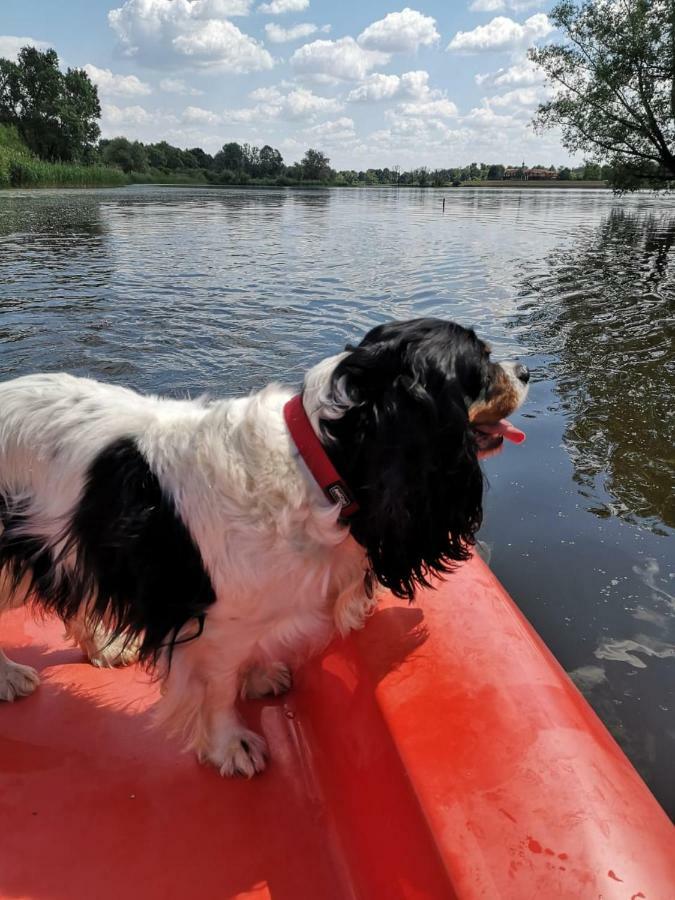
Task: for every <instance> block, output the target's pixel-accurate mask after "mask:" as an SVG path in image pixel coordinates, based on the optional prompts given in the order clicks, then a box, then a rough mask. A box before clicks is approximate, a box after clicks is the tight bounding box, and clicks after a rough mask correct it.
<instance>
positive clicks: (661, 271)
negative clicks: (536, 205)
mask: <svg viewBox="0 0 675 900" xmlns="http://www.w3.org/2000/svg"><path fill="white" fill-rule="evenodd" d="M674 245H675V216H673V215H669V214H663V215H660V216H658V215H653V214H652V215H641V214H640V213H634V212H625V211H622V210H614V211H612V212H611V213H610V215H609V216H608V217H607V219H606V220H605V221H604V222H603V224H602V225H601V226H600V227H599V228H598V229H597V230H595V231H593V232H592V236H591V238H590V240H587V241H584V242H583V243H582V245H581V246H579V245H577V246H576V247H575V248H574V249H571V250H565V251H561V252H560V253H559V254H556V255H555V256H553V257H552V258H551V260H550V271H549V272H548V273H547V274H546V275H543V276H542V277H541V278H540V279H537V280H536V282H534V283H532V282H531V283H530V285H529V287H530V288H532V287H534V296H532V295H530V297H529V298H528V299H529V301H530V302H528V303H527V304H526V308H527V309H529V310H530V312H529V314H528V322H529V324H530V326H531V327H532V328H533V329H534V331H535V332H536V337H537V338H538V341H537V343H540V345H541V346H542V349H546V350H547V351H549V352H551V353H552V354H554V355H555V357H556V360H555V361H554V362H553V363H552V369H553V374H554V376H555V379H556V382H557V388H558V392H559V394H560V396H561V400H562V404H563V407H564V409H565V411H566V413H567V414H568V417H569V425H568V427H567V429H566V431H565V437H564V440H565V443H566V448H567V450H568V452H569V454H570V457H571V459H572V461H573V463H574V467H575V479H576V481H577V482H578V484H579V485H580V492H581V493H582V494H583V495H584V496H587V497H589V498H590V500H591V505H590V507H589V509H590V510H591V511H592V512H594V513H595V514H596V515H598V516H601V517H607V516H611V515H618V516H620V517H622V518H625V519H628V520H632V521H637V520H640V521H642V523H643V524H648V525H649V527H651V528H652V529H653V530H654V531H656V532H662V531H663V528H662V525H663V524H665V525H667V526H670V527H673V526H675V501H674V494H673V476H674V474H675V450H674V446H675V427H674V425H675V404H674V403H673V398H674V397H675V359H674V354H673V347H674V338H675V258H674V252H673V247H674ZM534 337H535V335H534V334H533V333H532V332H531V333H530V340H533V338H534ZM599 487H601V488H602V489H604V492H606V493H607V495H608V496H609V499H608V497H605V496H602V497H600V496H598V495H599V494H600V493H602V492H601V491H599V490H598V488H599Z"/></svg>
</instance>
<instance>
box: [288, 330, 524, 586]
mask: <svg viewBox="0 0 675 900" xmlns="http://www.w3.org/2000/svg"><path fill="white" fill-rule="evenodd" d="M528 379H529V373H528V371H527V369H526V368H525V366H522V365H520V364H518V363H501V364H500V363H493V362H491V361H490V348H489V347H488V346H487V345H486V344H485V343H484V342H483V341H481V340H480V339H479V338H478V337H476V335H475V333H474V332H473V331H472V330H470V329H466V328H462V327H461V326H460V325H456V324H454V323H452V322H445V321H442V320H440V319H415V320H412V321H410V322H394V323H391V324H388V325H379V326H378V327H377V328H373V329H372V331H370V332H369V333H368V334H367V335H366V336H365V338H364V339H363V340H362V341H361V343H360V344H359V345H358V346H357V347H353V346H348V347H347V351H346V352H345V353H343V354H340V355H339V356H337V357H333V358H331V359H329V360H325V361H324V362H323V363H320V364H319V365H318V366H316V367H315V368H314V369H312V370H311V371H310V372H309V373H308V374H307V378H306V380H305V392H304V396H305V408H306V409H307V412H308V414H309V415H310V418H311V419H312V421H313V424H314V426H315V428H316V429H317V430H318V432H319V434H320V437H321V440H322V442H323V444H324V446H325V448H326V450H327V452H328V454H329V456H330V457H331V459H332V461H333V463H334V465H335V466H336V468H337V470H338V472H340V474H341V475H342V477H343V478H344V479H345V480H346V482H347V483H348V485H349V486H350V488H351V489H352V491H353V493H354V495H355V497H356V499H357V501H358V503H359V511H358V512H357V513H356V515H355V516H353V518H352V519H351V520H350V524H351V530H352V534H353V536H354V537H355V539H356V540H357V541H359V543H361V544H362V545H363V547H364V548H365V549H366V551H367V554H368V558H369V560H370V563H371V565H372V568H373V571H374V573H375V575H376V576H377V578H378V580H379V581H380V582H381V583H382V584H383V585H385V586H386V587H388V588H390V589H391V591H392V592H393V593H394V594H395V595H396V596H399V597H407V598H408V599H412V598H413V596H414V593H415V588H416V586H418V585H426V584H427V583H428V578H429V576H430V575H432V574H434V573H442V572H448V571H450V570H451V568H452V566H453V564H454V563H455V562H457V561H460V560H463V559H466V558H467V557H468V556H469V553H470V550H469V548H470V547H471V546H472V545H473V544H474V543H475V534H476V531H477V530H478V528H479V527H480V524H481V519H482V495H483V476H482V472H481V469H480V466H479V463H478V458H477V454H478V452H479V451H485V450H489V449H493V448H494V447H495V446H496V444H497V443H499V442H500V441H501V438H500V437H498V436H494V435H481V434H480V432H479V431H477V430H475V429H474V426H476V427H477V428H478V427H479V426H480V425H481V424H492V423H496V422H497V421H498V420H499V419H501V418H503V417H504V416H506V415H509V414H510V413H511V412H513V411H514V410H515V409H516V408H517V407H518V406H520V404H521V403H522V402H523V400H524V399H525V395H526V393H527V381H528Z"/></svg>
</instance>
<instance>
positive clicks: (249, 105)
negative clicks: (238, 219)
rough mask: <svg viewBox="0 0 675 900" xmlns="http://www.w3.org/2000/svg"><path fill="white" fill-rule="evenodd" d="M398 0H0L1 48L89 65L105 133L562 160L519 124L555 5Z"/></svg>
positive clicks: (449, 159) (372, 162)
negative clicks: (536, 47) (534, 52)
mask: <svg viewBox="0 0 675 900" xmlns="http://www.w3.org/2000/svg"><path fill="white" fill-rule="evenodd" d="M410 2H411V5H410V6H405V5H404V4H397V3H396V2H394V0H362V2H355V0H343V2H341V3H339V4H337V3H333V2H329V0H59V2H54V0H2V10H1V11H0V56H13V55H14V54H15V53H16V49H17V47H18V46H20V45H21V43H23V42H26V40H28V41H30V42H32V43H36V44H38V46H52V47H54V48H55V49H56V51H57V52H58V54H59V56H60V58H61V61H62V64H64V65H69V66H81V67H85V68H86V69H87V71H88V72H89V74H90V76H91V77H92V79H93V80H94V81H95V82H96V83H97V84H98V86H99V94H100V97H101V102H102V107H103V118H102V123H101V126H102V132H103V135H104V136H105V137H112V136H114V135H117V134H124V135H126V136H128V137H130V138H138V139H139V140H144V141H154V140H160V139H162V138H164V139H166V140H168V141H170V142H171V143H173V144H177V145H179V146H187V147H193V146H202V147H204V149H206V150H208V151H210V152H214V151H216V150H217V149H218V148H219V147H220V146H221V145H222V144H223V143H224V142H225V141H230V140H238V141H242V142H243V141H248V142H250V143H254V144H259V145H260V144H263V143H270V144H272V145H273V146H275V147H278V148H279V149H280V150H281V152H282V154H283V156H284V159H285V160H286V161H287V162H293V161H294V160H296V159H299V158H300V157H301V156H302V154H303V152H304V150H305V149H306V148H307V147H310V146H311V147H316V148H318V149H321V150H323V151H324V152H326V153H327V154H328V155H329V157H330V159H331V163H332V164H333V165H334V166H336V167H337V168H357V169H358V168H364V167H366V166H395V165H400V166H402V167H403V168H408V167H411V166H418V165H426V166H430V167H438V166H452V165H464V164H466V163H469V162H472V161H478V162H480V161H485V162H508V163H520V162H521V161H522V160H523V159H524V160H525V161H526V162H527V163H528V164H535V163H543V164H546V165H549V164H551V163H553V164H556V165H559V164H562V163H567V162H569V156H568V154H567V153H566V151H565V150H563V149H562V147H561V146H560V142H559V140H558V137H557V135H556V134H554V133H549V134H546V135H544V136H540V135H535V134H534V133H533V131H532V129H531V128H530V127H529V124H528V123H529V121H530V119H531V116H532V112H533V110H534V109H535V108H536V106H537V103H538V102H539V101H540V100H541V99H542V98H544V97H545V96H546V92H547V88H546V85H545V84H544V83H543V81H542V79H541V76H540V73H538V72H537V71H536V70H535V69H534V68H533V67H532V66H531V65H530V64H529V63H528V62H527V60H526V54H525V51H526V49H527V46H528V45H530V44H533V43H543V42H546V41H550V40H553V39H555V32H554V31H553V28H552V26H551V23H550V22H549V20H548V18H547V15H546V13H547V12H548V11H549V10H550V8H551V5H552V3H551V2H537V0H460V2H448V0H444V2H442V0H420V2H416V0H410ZM20 39H24V40H23V41H21V40H20Z"/></svg>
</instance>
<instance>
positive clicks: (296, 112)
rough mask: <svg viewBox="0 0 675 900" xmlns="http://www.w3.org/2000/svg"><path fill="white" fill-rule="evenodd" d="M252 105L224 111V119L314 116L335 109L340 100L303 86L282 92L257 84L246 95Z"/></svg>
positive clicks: (257, 120) (314, 117) (262, 120)
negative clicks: (260, 86) (321, 94)
mask: <svg viewBox="0 0 675 900" xmlns="http://www.w3.org/2000/svg"><path fill="white" fill-rule="evenodd" d="M249 96H250V97H251V99H252V100H254V101H257V103H256V105H255V106H250V107H244V108H242V109H229V110H226V111H225V115H224V119H225V121H232V122H249V123H250V122H261V123H264V122H267V121H269V120H270V119H284V120H286V119H291V120H302V119H309V120H312V119H316V118H317V117H318V116H321V115H330V114H331V113H336V112H339V111H340V110H341V109H342V108H343V103H342V102H341V101H340V100H337V99H335V98H333V97H321V96H320V95H318V94H315V93H313V92H312V91H310V90H308V89H307V88H294V89H293V90H291V91H288V92H287V93H283V92H282V91H280V90H279V88H277V87H266V88H258V89H257V90H255V91H252V92H251V94H250V95H249Z"/></svg>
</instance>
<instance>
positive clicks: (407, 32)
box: [358, 6, 440, 53]
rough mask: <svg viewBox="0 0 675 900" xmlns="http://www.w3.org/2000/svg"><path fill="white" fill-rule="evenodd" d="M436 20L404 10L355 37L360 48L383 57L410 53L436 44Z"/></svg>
mask: <svg viewBox="0 0 675 900" xmlns="http://www.w3.org/2000/svg"><path fill="white" fill-rule="evenodd" d="M439 38H440V34H439V33H438V32H437V31H436V20H435V19H432V17H431V16H424V15H422V13H421V12H418V11H417V10H415V9H410V8H409V7H407V6H406V8H405V9H403V10H401V12H393V13H389V15H387V16H385V17H384V19H379V20H378V21H377V22H373V23H372V25H369V26H368V27H367V28H366V29H365V30H364V31H362V32H361V34H360V35H359V37H358V42H359V44H361V46H362V47H367V48H369V49H370V50H382V51H383V52H385V53H414V52H415V51H416V50H417V49H418V47H427V46H429V45H430V44H434V43H436V41H437V40H439Z"/></svg>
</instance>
